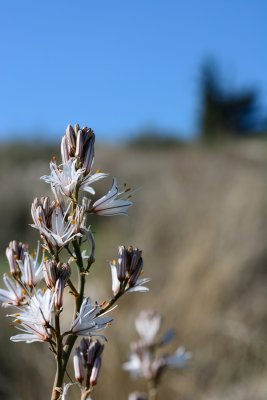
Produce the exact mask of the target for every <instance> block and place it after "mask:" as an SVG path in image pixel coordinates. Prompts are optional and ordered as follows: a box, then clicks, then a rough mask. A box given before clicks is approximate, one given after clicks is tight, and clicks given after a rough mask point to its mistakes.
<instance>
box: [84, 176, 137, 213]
mask: <svg viewBox="0 0 267 400" xmlns="http://www.w3.org/2000/svg"><path fill="white" fill-rule="evenodd" d="M129 196H130V194H129V191H128V189H125V190H123V191H121V192H120V191H119V188H118V185H117V181H116V179H115V178H114V179H113V183H112V187H111V189H110V190H109V191H108V193H107V194H106V195H105V196H103V197H101V198H100V199H98V200H97V201H95V202H94V204H93V206H92V208H91V210H90V212H92V213H94V214H98V215H105V216H113V215H127V213H128V209H129V207H130V206H132V204H133V203H132V202H131V201H129Z"/></svg>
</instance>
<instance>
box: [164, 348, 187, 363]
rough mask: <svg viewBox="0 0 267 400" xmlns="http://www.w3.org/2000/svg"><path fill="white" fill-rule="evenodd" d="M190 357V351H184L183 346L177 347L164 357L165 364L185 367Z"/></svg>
mask: <svg viewBox="0 0 267 400" xmlns="http://www.w3.org/2000/svg"><path fill="white" fill-rule="evenodd" d="M191 358H192V353H190V352H189V351H186V350H185V348H184V347H178V349H177V350H176V352H175V353H174V355H172V356H169V357H166V364H167V366H168V367H170V368H186V367H187V364H188V361H189V360H190V359H191Z"/></svg>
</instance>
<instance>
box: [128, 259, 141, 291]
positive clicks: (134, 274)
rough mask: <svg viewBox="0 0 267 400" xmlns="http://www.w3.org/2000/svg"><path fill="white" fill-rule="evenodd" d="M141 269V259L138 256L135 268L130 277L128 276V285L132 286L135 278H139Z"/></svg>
mask: <svg viewBox="0 0 267 400" xmlns="http://www.w3.org/2000/svg"><path fill="white" fill-rule="evenodd" d="M142 269H143V259H142V258H139V260H138V262H137V265H136V267H135V269H134V270H133V271H132V273H131V275H130V278H129V281H128V283H129V286H134V285H135V284H136V281H137V279H138V278H139V276H140V274H141V272H142Z"/></svg>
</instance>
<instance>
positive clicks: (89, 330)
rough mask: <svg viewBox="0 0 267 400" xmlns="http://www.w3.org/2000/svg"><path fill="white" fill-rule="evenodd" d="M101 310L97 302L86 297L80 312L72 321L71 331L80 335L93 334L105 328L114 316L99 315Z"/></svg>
mask: <svg viewBox="0 0 267 400" xmlns="http://www.w3.org/2000/svg"><path fill="white" fill-rule="evenodd" d="M100 311H101V307H100V306H99V305H97V304H94V305H93V304H92V302H91V299H90V298H86V299H84V300H83V302H82V305H81V308H80V312H79V313H78V315H77V318H76V319H75V320H74V321H73V323H72V328H71V332H72V333H74V334H75V335H78V336H93V335H94V333H95V332H99V331H101V330H103V329H105V328H106V327H107V326H108V325H110V323H111V321H112V320H113V318H110V317H102V316H99V317H97V314H98V313H99V312H100ZM103 315H104V314H103Z"/></svg>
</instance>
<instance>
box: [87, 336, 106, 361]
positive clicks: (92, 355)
mask: <svg viewBox="0 0 267 400" xmlns="http://www.w3.org/2000/svg"><path fill="white" fill-rule="evenodd" d="M103 350H104V345H103V344H101V343H100V342H99V341H98V340H92V341H91V343H90V345H89V349H88V351H87V365H88V366H90V367H92V366H93V365H94V363H95V360H96V358H98V357H100V355H101V354H102V353H103Z"/></svg>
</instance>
